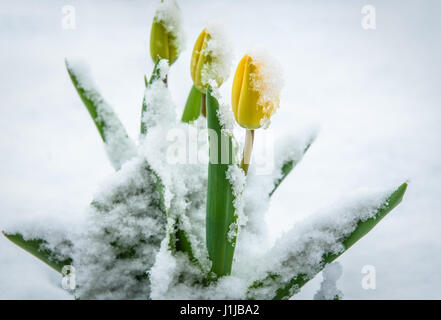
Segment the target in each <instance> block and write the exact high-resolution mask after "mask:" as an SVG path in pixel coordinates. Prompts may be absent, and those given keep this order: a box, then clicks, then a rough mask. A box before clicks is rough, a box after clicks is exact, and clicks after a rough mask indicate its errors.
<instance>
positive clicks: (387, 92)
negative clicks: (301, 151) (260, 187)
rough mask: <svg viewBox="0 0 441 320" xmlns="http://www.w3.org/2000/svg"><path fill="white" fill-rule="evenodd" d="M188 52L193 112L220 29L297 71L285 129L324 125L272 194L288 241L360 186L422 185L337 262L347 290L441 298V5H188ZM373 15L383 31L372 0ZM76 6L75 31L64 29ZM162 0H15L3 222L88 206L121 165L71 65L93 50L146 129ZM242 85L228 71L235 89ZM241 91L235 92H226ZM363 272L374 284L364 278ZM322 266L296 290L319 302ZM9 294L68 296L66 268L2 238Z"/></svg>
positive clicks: (4, 129) (7, 49) (280, 126)
mask: <svg viewBox="0 0 441 320" xmlns="http://www.w3.org/2000/svg"><path fill="white" fill-rule="evenodd" d="M178 2H179V5H180V7H181V9H182V12H183V16H184V25H185V32H186V35H187V49H186V50H185V52H183V53H182V54H181V56H180V58H179V59H178V61H177V62H176V63H175V64H174V65H173V67H172V69H171V74H170V77H169V79H170V88H171V91H172V94H173V97H174V99H175V101H176V103H177V105H178V108H180V110H179V111H178V114H180V112H181V109H182V108H183V105H184V103H185V99H186V97H187V94H188V91H189V89H190V87H191V78H190V72H189V63H190V55H191V49H192V47H193V42H194V41H195V39H196V37H197V35H198V34H199V32H200V31H201V30H202V28H203V27H204V25H205V24H206V23H207V22H208V21H210V20H218V21H221V22H223V23H224V24H225V25H226V27H227V29H228V30H229V33H230V36H231V39H232V42H233V44H234V49H233V50H234V54H235V60H234V65H235V66H236V65H237V62H238V61H239V59H240V58H241V56H242V55H243V53H245V51H246V50H247V49H248V48H252V47H255V46H256V45H257V46H263V47H266V48H267V49H268V50H269V52H270V53H272V54H273V55H274V56H275V57H276V58H277V59H278V60H279V61H280V63H281V64H282V66H283V68H284V79H285V87H284V91H283V94H282V99H281V101H282V102H281V108H280V110H279V111H278V113H277V114H276V115H275V116H274V117H273V121H272V129H271V130H273V132H274V133H275V135H276V136H282V135H284V134H287V133H289V132H291V131H301V128H304V127H307V126H309V125H311V124H319V125H320V127H321V132H320V135H319V138H318V139H317V141H316V143H315V144H314V145H313V146H312V148H311V149H310V151H308V154H307V155H306V156H305V158H304V160H303V162H302V163H301V164H300V165H299V166H298V167H297V168H296V169H295V171H294V172H293V173H292V174H291V176H290V177H289V178H288V179H287V180H285V182H284V183H283V185H282V186H281V187H280V188H279V190H278V191H277V192H276V194H275V195H274V197H273V203H272V206H271V210H270V212H269V213H268V217H267V221H268V224H269V227H270V232H271V236H272V238H273V239H275V238H277V236H278V235H280V234H281V233H282V232H283V231H286V230H288V229H289V228H290V226H292V224H294V223H295V222H296V221H298V220H300V219H302V218H304V217H307V216H308V215H310V214H313V213H314V212H315V211H317V210H318V209H320V208H321V207H324V206H326V205H327V204H329V203H332V202H334V201H336V200H338V199H339V198H340V197H342V196H343V195H345V194H346V193H347V192H350V191H352V190H354V189H356V188H360V187H380V188H381V187H382V186H387V187H389V186H391V185H398V184H400V183H402V182H403V181H405V180H407V179H408V180H409V181H410V184H409V188H408V192H407V193H406V195H405V198H404V201H403V203H402V204H400V205H399V207H397V208H396V209H395V210H394V211H393V212H392V213H391V214H390V215H388V216H387V217H386V218H385V219H384V220H383V221H382V222H381V223H380V224H379V225H378V226H377V227H376V228H375V229H374V230H373V231H372V232H371V233H370V234H368V235H367V236H366V237H365V238H363V239H362V240H361V241H360V242H359V243H357V244H356V245H355V246H354V247H353V248H351V250H349V251H348V252H347V253H345V254H344V255H343V256H342V257H341V258H340V259H339V261H340V262H341V264H342V266H343V276H342V278H341V279H340V280H339V282H338V287H339V289H341V290H342V291H343V293H344V298H347V299H389V298H390V299H435V298H436V299H440V298H441V290H440V289H439V288H440V286H441V271H440V270H441V236H440V234H441V216H440V214H441V196H440V192H441V149H440V146H441V129H440V124H441V103H440V102H441V99H440V98H441V90H440V86H441V62H440V57H441V43H440V41H439V39H440V37H441V28H440V27H441V22H440V20H439V12H440V10H441V2H440V1H438V0H433V1H429V0H422V1H411V0H408V1H398V0H397V1H393V0H389V1H379V0H376V1H374V0H369V1H367V0H366V1H359V0H354V1H350V2H349V1H344V0H341V1H335V0H333V1H329V0H322V1H307V0H304V1H290V0H286V1H271V2H270V1H256V0H253V1H219V0H218V1H189V0H185V1H183V0H182V1H179V0H178ZM368 4H369V5H373V6H374V7H375V9H376V29H374V30H372V29H370V30H365V29H363V28H362V26H361V20H362V18H363V14H362V13H361V8H362V7H363V6H365V5H368ZM65 5H72V6H74V8H75V13H76V28H75V29H74V30H69V29H63V28H62V18H63V15H62V8H63V6H65ZM155 6H156V1H150V0H144V1H140V0H139V1H138V0H136V1H135V0H126V1H122V0H120V1H86V0H82V1H68V2H67V1H64V0H63V1H61V0H60V1H55V0H52V1H47V0H46V1H38V2H37V1H30V0H29V1H24V0H20V1H9V2H2V4H1V6H0V56H1V59H0V156H1V159H0V208H1V209H0V229H1V228H3V227H5V226H7V225H9V224H11V223H17V222H20V221H26V219H27V218H29V217H31V216H32V217H36V216H39V215H42V216H43V215H59V216H62V215H65V216H71V215H82V214H84V209H85V207H86V206H87V204H88V203H89V202H90V200H91V198H92V194H93V192H94V191H95V190H96V189H97V188H98V186H99V183H100V182H101V181H103V179H104V178H106V177H107V176H108V175H109V174H110V173H111V172H112V171H113V170H112V168H111V167H110V165H109V162H108V161H107V158H106V155H105V152H104V149H103V147H102V143H101V140H100V138H99V135H98V134H97V132H96V129H95V127H94V125H93V123H92V121H91V120H90V118H89V115H88V113H87V112H86V110H85V108H84V107H83V105H82V103H81V101H80V99H79V98H78V96H77V93H76V92H75V90H74V88H73V86H72V84H71V82H70V79H69V77H68V75H67V72H66V70H65V67H64V61H63V59H64V57H65V56H80V57H84V58H85V59H86V60H87V61H88V62H89V63H90V65H91V66H92V69H93V73H94V76H95V80H96V82H97V84H98V85H99V87H100V89H101V92H102V94H103V95H104V97H105V98H106V99H107V101H109V102H110V103H111V105H112V106H113V107H114V108H115V110H116V111H117V113H118V114H119V116H120V117H121V119H122V121H123V123H124V124H125V125H126V127H127V129H128V131H129V134H130V135H131V136H132V137H133V138H136V137H137V134H138V131H139V117H140V106H141V101H142V95H143V87H144V84H143V75H144V74H146V73H150V72H151V69H152V62H151V60H150V56H149V51H148V39H149V32H150V26H151V22H152V17H153V13H154V8H155ZM230 87H231V79H230V81H229V82H228V83H226V84H225V85H224V88H230ZM225 91H226V92H227V93H228V91H229V89H225ZM364 265H372V266H374V267H375V270H376V289H375V290H365V289H363V288H362V286H361V280H362V278H363V274H362V273H361V269H362V267H363V266H364ZM320 281H321V275H318V276H317V277H316V278H315V279H314V280H313V281H311V282H310V283H308V284H307V285H306V286H305V287H304V288H303V289H302V291H301V292H300V294H298V295H297V298H300V299H311V298H312V297H313V294H314V293H315V291H316V290H317V289H318V287H319V284H320ZM0 298H2V299H16V298H19V299H71V297H70V296H69V295H68V294H67V293H66V292H65V291H64V290H63V289H61V286H60V277H59V275H58V274H56V273H55V272H54V271H52V270H51V269H49V268H48V267H47V266H46V265H44V264H42V263H41V262H40V261H38V260H37V259H35V258H34V257H32V256H30V255H29V254H28V253H26V252H24V251H23V250H21V249H20V248H17V247H15V246H14V245H13V244H12V243H9V242H8V241H7V240H6V239H4V238H3V237H0Z"/></svg>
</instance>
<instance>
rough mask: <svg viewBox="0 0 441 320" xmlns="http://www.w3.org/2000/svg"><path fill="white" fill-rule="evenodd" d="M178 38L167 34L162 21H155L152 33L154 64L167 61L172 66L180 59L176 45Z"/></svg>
mask: <svg viewBox="0 0 441 320" xmlns="http://www.w3.org/2000/svg"><path fill="white" fill-rule="evenodd" d="M175 40H176V37H175V36H173V35H172V34H171V33H170V32H167V30H166V29H165V27H164V25H163V23H162V22H161V21H156V19H155V20H153V24H152V30H151V32H150V55H151V57H152V60H153V62H154V63H156V62H158V61H159V60H161V59H167V60H168V61H169V63H170V64H172V63H173V62H175V61H176V59H177V58H178V55H179V54H178V49H177V47H176V44H175Z"/></svg>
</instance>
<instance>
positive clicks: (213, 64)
mask: <svg viewBox="0 0 441 320" xmlns="http://www.w3.org/2000/svg"><path fill="white" fill-rule="evenodd" d="M228 50H229V49H228V43H227V42H226V39H225V36H224V35H223V34H222V30H221V29H220V26H218V25H216V24H210V25H209V26H208V27H207V28H205V29H204V30H202V32H201V34H200V35H199V37H198V39H197V40H196V43H195V45H194V47H193V54H192V56H191V65H190V71H191V78H192V79H193V84H194V86H195V87H196V88H197V89H198V90H199V91H200V92H202V93H203V94H205V91H206V90H207V88H208V86H209V84H210V83H213V82H212V81H214V82H215V83H216V84H217V86H220V85H222V83H223V82H224V81H225V80H226V79H227V78H228V74H229V66H230V62H231V59H230V53H229V52H228Z"/></svg>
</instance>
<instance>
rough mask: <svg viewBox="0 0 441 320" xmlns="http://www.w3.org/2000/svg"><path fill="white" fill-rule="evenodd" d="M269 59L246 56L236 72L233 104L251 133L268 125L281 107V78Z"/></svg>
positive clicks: (235, 112) (240, 120) (236, 115)
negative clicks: (272, 69)
mask: <svg viewBox="0 0 441 320" xmlns="http://www.w3.org/2000/svg"><path fill="white" fill-rule="evenodd" d="M269 69H271V68H268V65H267V62H266V61H265V60H260V59H255V58H253V57H251V56H250V55H248V54H246V55H245V56H244V57H243V58H242V60H240V62H239V65H238V66H237V69H236V74H235V75H234V80H233V89H232V94H231V104H232V107H233V113H234V117H235V118H236V121H237V123H238V124H239V125H240V126H242V127H244V128H246V129H249V130H253V129H257V128H260V127H262V126H264V125H265V124H266V123H268V121H269V119H270V118H271V116H272V115H273V114H274V113H275V112H276V110H277V108H278V107H279V94H280V86H279V85H278V81H277V80H278V79H273V78H274V74H272V73H271V72H268V71H269Z"/></svg>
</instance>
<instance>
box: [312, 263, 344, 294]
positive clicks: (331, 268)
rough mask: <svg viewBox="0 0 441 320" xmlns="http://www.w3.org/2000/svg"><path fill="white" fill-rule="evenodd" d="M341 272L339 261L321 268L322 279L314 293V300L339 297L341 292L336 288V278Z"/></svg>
mask: <svg viewBox="0 0 441 320" xmlns="http://www.w3.org/2000/svg"><path fill="white" fill-rule="evenodd" d="M342 273H343V267H342V266H341V264H340V263H339V262H333V263H331V264H328V265H327V266H326V267H325V269H323V272H322V274H323V281H322V283H321V284H320V290H319V291H317V292H316V293H315V295H314V300H335V299H336V298H337V299H341V298H342V297H343V293H342V292H341V291H340V290H338V288H337V280H338V279H339V278H340V277H341V275H342Z"/></svg>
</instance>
